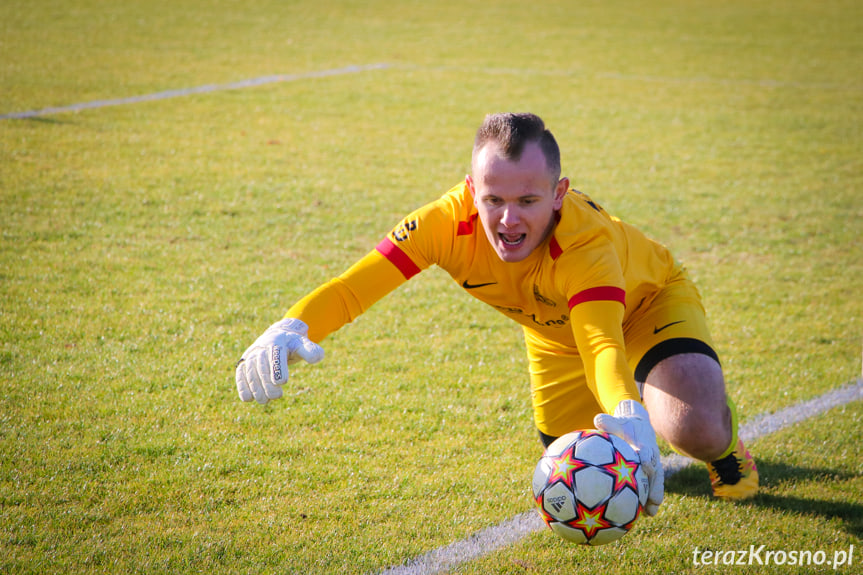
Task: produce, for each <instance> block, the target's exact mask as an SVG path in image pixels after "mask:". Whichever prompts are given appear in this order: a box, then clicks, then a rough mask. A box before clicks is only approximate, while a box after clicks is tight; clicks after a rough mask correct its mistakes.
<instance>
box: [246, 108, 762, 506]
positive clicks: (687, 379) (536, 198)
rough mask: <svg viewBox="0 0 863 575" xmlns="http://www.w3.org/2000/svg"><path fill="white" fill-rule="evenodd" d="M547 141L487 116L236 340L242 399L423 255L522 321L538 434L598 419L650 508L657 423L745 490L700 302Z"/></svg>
mask: <svg viewBox="0 0 863 575" xmlns="http://www.w3.org/2000/svg"><path fill="white" fill-rule="evenodd" d="M560 172H561V168H560V150H559V148H558V145H557V143H556V141H555V139H554V136H553V135H552V134H551V132H550V131H548V130H547V129H546V128H545V124H544V123H543V121H542V120H541V119H540V118H539V117H537V116H535V115H532V114H494V115H489V116H487V117H486V118H485V121H484V122H483V124H482V126H481V127H480V128H479V130H478V131H477V134H476V139H475V142H474V148H473V157H472V163H471V174H470V175H468V176H467V177H466V178H465V181H464V182H463V183H461V184H459V185H457V186H455V187H454V188H452V189H451V190H449V191H448V192H447V193H445V194H444V195H443V196H442V197H441V198H439V199H438V200H436V201H434V202H432V203H430V204H427V205H425V206H423V207H421V208H419V209H418V210H416V211H414V212H413V213H411V214H410V215H408V216H407V217H406V218H404V220H402V221H401V222H400V223H399V224H398V225H396V226H395V228H394V229H393V230H392V231H391V232H390V233H389V234H388V235H387V236H386V237H385V238H384V239H383V240H382V241H381V242H380V243H379V244H378V245H377V247H376V248H375V249H374V250H372V251H371V252H370V253H369V254H367V255H366V256H365V257H363V258H362V259H360V260H359V261H358V262H357V263H356V264H354V265H353V266H352V267H351V268H350V269H348V270H347V271H346V272H344V273H343V274H342V275H340V276H338V277H337V278H334V279H333V280H331V281H329V282H327V283H325V284H324V285H322V286H320V287H318V288H317V289H315V290H314V291H312V292H311V293H310V294H308V295H307V296H306V297H304V298H302V299H301V300H300V301H299V302H297V303H296V304H295V305H293V307H291V308H290V309H288V311H287V313H286V314H285V319H283V320H281V321H279V322H277V323H276V324H274V325H272V326H271V327H270V328H269V329H267V330H266V332H264V334H263V335H262V336H261V337H260V338H258V340H257V341H255V342H254V343H253V344H252V345H251V346H250V347H249V349H247V350H246V351H245V353H244V354H243V356H242V359H241V360H240V362H239V364H238V365H237V368H236V384H237V390H238V392H239V395H240V398H241V399H242V400H243V401H251V400H252V399H254V400H256V401H258V402H259V403H266V402H267V401H268V400H270V399H276V398H278V397H280V396H281V395H282V390H281V388H280V386H281V385H283V384H285V383H286V382H287V380H288V364H289V363H293V362H295V361H298V360H300V359H302V360H305V361H307V362H310V363H314V362H317V361H319V360H320V359H322V358H323V349H322V348H321V347H320V346H319V345H318V343H319V342H321V341H322V340H323V339H324V338H325V337H326V336H327V335H328V334H330V333H332V332H333V331H335V330H337V329H339V328H340V327H341V326H343V325H344V324H346V323H348V322H350V321H353V320H354V319H355V318H356V317H357V316H358V315H359V314H361V313H363V312H364V311H366V310H367V309H369V307H371V306H372V305H373V304H374V303H375V302H376V301H378V300H379V299H380V298H382V297H383V296H384V295H386V294H387V293H389V292H390V291H392V290H394V289H395V288H397V287H398V286H399V285H401V284H402V283H404V282H406V281H407V280H409V279H411V278H412V277H414V276H415V275H417V274H418V273H420V272H421V271H422V270H424V269H426V268H428V267H429V266H431V265H432V264H434V265H437V266H439V267H440V268H442V269H444V270H446V271H447V272H448V273H449V274H450V275H451V276H452V277H453V279H454V280H455V281H456V282H458V284H459V285H460V286H462V287H463V288H464V289H465V290H466V291H467V292H468V293H470V294H471V295H472V296H474V297H476V298H477V299H479V300H481V301H483V302H485V303H487V304H489V305H491V306H493V307H494V308H496V309H497V310H499V311H500V312H501V313H503V314H504V315H506V316H508V317H509V318H511V319H513V320H514V321H516V322H518V323H519V324H521V326H522V328H523V331H524V340H525V345H526V347H527V356H528V360H529V368H530V384H531V395H532V403H533V413H534V422H535V424H536V427H537V429H538V431H539V435H540V439H541V440H542V441H543V443H544V444H545V445H548V444H549V443H550V442H552V441H553V440H554V439H555V438H557V437H559V436H561V435H563V434H565V433H568V432H570V431H573V430H575V429H584V428H594V427H595V428H597V429H600V430H604V431H607V432H609V433H613V434H615V435H618V436H620V437H622V438H623V439H625V440H626V441H627V442H629V443H630V444H632V445H633V446H634V447H635V448H636V450H637V451H638V452H639V455H640V457H641V459H642V463H643V464H644V466H645V469H646V471H647V472H648V478H649V480H650V494H649V498H648V504H647V508H646V511H647V512H648V513H649V514H651V515H653V514H655V513H656V512H657V509H658V506H659V504H660V503H661V502H662V498H663V472H662V466H661V462H660V459H659V450H658V447H657V442H656V434H658V435H659V436H661V437H662V438H664V439H665V440H666V441H667V442H668V443H669V444H670V445H671V446H672V447H673V448H674V449H675V450H676V451H678V452H680V453H682V454H685V455H687V456H690V457H692V458H694V459H699V460H701V461H704V462H706V463H707V467H708V470H709V474H710V479H711V483H712V488H713V493H714V495H716V496H717V497H726V498H732V499H740V498H746V497H750V496H752V495H754V494H755V492H756V491H757V490H758V472H757V470H756V466H755V462H754V461H753V459H752V457H751V456H750V455H749V453H748V452H747V450H746V448H745V447H744V446H743V443H742V442H741V441H740V440H739V439H738V437H737V419H736V415H735V412H734V406H733V404H732V403H731V401H730V399H729V398H728V397H727V396H726V392H725V383H724V380H723V375H722V368H721V366H720V363H719V359H718V357H717V354H716V352H715V351H714V348H713V345H712V342H711V338H710V334H709V332H708V329H707V325H706V320H705V314H704V309H703V307H702V304H701V299H700V296H699V294H698V291H697V290H696V288H695V286H694V285H693V283H692V281H691V280H690V279H689V277H688V275H687V273H686V271H685V269H684V268H683V267H682V266H681V265H680V264H678V263H677V262H676V261H675V260H674V258H673V257H672V255H671V254H670V253H669V252H668V250H667V249H666V248H665V247H664V246H662V245H660V244H659V243H656V242H654V241H652V240H650V239H648V238H647V237H646V236H645V235H644V234H642V233H641V232H639V231H638V230H637V229H635V228H633V227H632V226H630V225H628V224H626V223H624V222H621V221H620V220H618V219H617V218H615V217H613V216H610V215H609V214H608V213H606V211H605V210H604V209H603V208H602V207H601V206H600V205H598V204H597V203H596V202H594V201H592V200H591V199H590V198H589V197H588V196H587V195H585V194H583V193H580V192H578V191H575V190H573V189H571V188H570V185H569V180H568V179H567V178H565V177H564V178H561V177H560Z"/></svg>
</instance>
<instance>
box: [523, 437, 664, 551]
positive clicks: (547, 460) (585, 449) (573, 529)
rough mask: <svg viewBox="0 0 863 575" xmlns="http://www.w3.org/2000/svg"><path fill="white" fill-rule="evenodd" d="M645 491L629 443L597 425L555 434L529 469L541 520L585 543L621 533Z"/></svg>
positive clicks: (603, 540)
mask: <svg viewBox="0 0 863 575" xmlns="http://www.w3.org/2000/svg"><path fill="white" fill-rule="evenodd" d="M647 493H648V482H647V475H646V474H645V472H644V469H642V467H641V461H640V460H639V458H638V455H637V454H636V453H635V451H634V450H633V449H632V447H630V445H629V444H628V443H626V442H625V441H623V440H622V439H620V438H619V437H616V436H614V435H610V434H608V433H602V432H600V431H596V430H581V431H574V432H572V433H567V434H566V435H564V436H562V437H560V438H558V439H556V440H555V441H554V443H552V444H551V445H549V446H548V449H546V450H545V453H544V454H543V456H542V458H540V460H539V463H538V464H537V466H536V471H535V472H534V474H533V497H534V499H535V500H536V504H537V505H538V506H539V513H540V515H541V516H542V518H543V520H544V521H545V523H546V524H547V525H548V526H549V527H551V529H552V531H554V532H555V533H557V534H558V535H560V536H561V537H563V538H564V539H568V540H570V541H574V542H576V543H581V544H584V545H604V544H606V543H610V542H612V541H615V540H617V539H620V538H621V537H623V536H624V535H625V534H626V532H627V531H629V530H630V529H632V526H633V525H634V524H635V520H636V519H638V516H639V515H640V514H641V510H642V508H643V507H644V505H645V503H646V502H647Z"/></svg>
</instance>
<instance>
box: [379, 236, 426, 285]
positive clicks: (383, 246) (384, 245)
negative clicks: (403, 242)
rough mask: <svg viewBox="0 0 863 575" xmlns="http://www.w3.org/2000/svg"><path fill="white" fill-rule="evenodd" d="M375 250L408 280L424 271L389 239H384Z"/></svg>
mask: <svg viewBox="0 0 863 575" xmlns="http://www.w3.org/2000/svg"><path fill="white" fill-rule="evenodd" d="M375 249H376V250H378V252H380V254H381V255H382V256H384V257H385V258H387V259H388V260H389V261H390V263H391V264H393V265H394V266H396V267H397V268H398V269H399V271H400V272H402V275H403V276H405V279H407V280H409V279H411V278H412V277H414V276H415V275H417V274H418V273H420V271H422V270H420V268H419V266H417V265H416V264H415V263H414V262H413V260H412V259H410V258H409V257H408V255H407V254H406V253H404V252H403V251H402V249H401V248H400V247H398V246H397V245H395V244H394V243H392V242H391V241H390V239H389V238H384V239H382V240H381V242H380V243H379V244H378V245H377V246H376V247H375Z"/></svg>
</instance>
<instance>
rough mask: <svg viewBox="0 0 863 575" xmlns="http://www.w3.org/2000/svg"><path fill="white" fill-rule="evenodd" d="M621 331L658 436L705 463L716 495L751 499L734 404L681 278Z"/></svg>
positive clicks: (750, 475) (753, 476)
mask: <svg viewBox="0 0 863 575" xmlns="http://www.w3.org/2000/svg"><path fill="white" fill-rule="evenodd" d="M625 329H626V331H625V332H624V334H625V335H627V336H628V337H627V352H628V354H630V365H632V367H633V373H634V375H635V379H636V381H637V382H640V383H641V384H643V387H642V389H641V393H642V399H643V401H644V406H645V407H646V408H647V412H648V413H649V414H650V422H651V424H652V425H653V428H654V429H655V430H656V433H657V434H658V435H659V436H660V437H662V438H663V439H665V440H666V441H667V442H668V443H669V444H670V445H671V446H672V447H673V448H674V449H675V450H676V451H678V452H680V453H682V454H684V455H688V456H689V457H692V458H694V459H699V460H701V461H704V462H705V463H707V469H708V471H709V473H710V480H711V484H712V487H713V493H714V495H716V496H717V497H727V498H734V499H741V498H745V497H751V496H752V495H754V494H755V493H756V492H757V491H758V471H757V469H756V466H755V462H754V460H753V459H752V456H751V455H749V452H748V451H746V448H745V447H744V446H743V443H742V442H740V440H739V438H738V437H737V416H736V413H735V409H734V404H733V403H732V402H731V400H730V398H728V397H727V395H726V390H725V380H724V377H723V375H722V367H721V366H720V363H719V358H718V356H717V354H716V352H715V351H714V347H713V344H712V342H711V338H710V332H709V330H708V328H707V321H706V318H705V316H704V308H703V307H702V305H701V298H700V296H699V294H698V291H697V290H696V289H695V286H694V285H693V284H692V283H691V282H690V281H689V280H688V279H686V278H685V276H681V278H679V280H677V281H674V282H672V283H670V284H669V285H667V286H666V287H665V288H664V289H663V290H662V292H660V293H659V294H658V295H657V296H656V297H655V298H654V299H653V300H652V301H651V302H650V304H648V305H647V306H646V307H645V309H643V310H640V313H638V314H636V317H635V318H634V319H633V321H631V323H630V325H629V326H625Z"/></svg>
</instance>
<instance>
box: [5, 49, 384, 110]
mask: <svg viewBox="0 0 863 575" xmlns="http://www.w3.org/2000/svg"><path fill="white" fill-rule="evenodd" d="M389 67H390V65H389V64H382V63H379V64H368V65H365V66H347V67H345V68H335V69H333V70H318V71H316V72H305V73H302V74H278V75H274V76H262V77H260V78H250V79H248V80H240V81H239V82H231V83H229V84H207V85H205V86H195V87H193V88H180V89H177V90H167V91H165V92H156V93H155V94H144V95H141V96H131V97H129V98H116V99H112V100H96V101H93V102H82V103H79V104H71V105H69V106H60V107H56V108H42V109H41V110H28V111H26V112H11V113H9V114H0V120H13V119H24V118H34V117H36V116H47V115H49V114H61V113H63V112H78V111H80V110H87V109H90V108H105V107H108V106H120V105H123V104H137V103H140V102H152V101H154V100H167V99H169V98H178V97H180V96H191V95H192V94H209V93H211V92H221V91H225V90H240V89H242V88H251V87H253V86H261V85H263V84H273V83H276V82H295V81H297V80H306V79H309V78H326V77H328V76H342V75H345V74H356V73H359V72H368V71H370V70H382V69H384V68H389Z"/></svg>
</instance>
